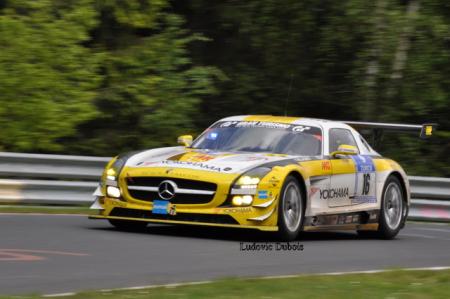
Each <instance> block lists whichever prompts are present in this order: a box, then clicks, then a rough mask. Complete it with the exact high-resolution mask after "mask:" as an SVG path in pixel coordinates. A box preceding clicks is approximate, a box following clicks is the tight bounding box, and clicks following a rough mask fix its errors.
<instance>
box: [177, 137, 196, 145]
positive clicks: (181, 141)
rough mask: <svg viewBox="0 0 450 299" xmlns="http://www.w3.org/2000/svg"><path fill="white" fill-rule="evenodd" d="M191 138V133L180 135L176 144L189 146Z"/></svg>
mask: <svg viewBox="0 0 450 299" xmlns="http://www.w3.org/2000/svg"><path fill="white" fill-rule="evenodd" d="M192 140H193V138H192V135H182V136H179V137H178V144H181V145H184V146H191V144H192Z"/></svg>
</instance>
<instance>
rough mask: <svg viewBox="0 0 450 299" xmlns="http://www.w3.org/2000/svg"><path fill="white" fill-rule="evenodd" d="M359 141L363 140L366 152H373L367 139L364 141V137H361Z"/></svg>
mask: <svg viewBox="0 0 450 299" xmlns="http://www.w3.org/2000/svg"><path fill="white" fill-rule="evenodd" d="M359 139H360V140H361V142H362V144H363V146H364V148H365V150H366V151H367V152H370V151H371V147H370V145H369V144H368V143H367V141H366V139H364V137H362V135H359Z"/></svg>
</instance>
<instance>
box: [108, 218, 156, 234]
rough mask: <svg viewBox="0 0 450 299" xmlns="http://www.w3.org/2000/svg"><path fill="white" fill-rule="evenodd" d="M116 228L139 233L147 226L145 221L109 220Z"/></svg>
mask: <svg viewBox="0 0 450 299" xmlns="http://www.w3.org/2000/svg"><path fill="white" fill-rule="evenodd" d="M108 221H109V223H111V224H112V225H113V226H114V227H115V228H117V229H120V230H126V231H139V230H143V229H144V228H145V227H146V226H147V224H148V223H147V222H145V221H132V220H120V219H108Z"/></svg>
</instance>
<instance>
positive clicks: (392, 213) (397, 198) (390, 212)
mask: <svg viewBox="0 0 450 299" xmlns="http://www.w3.org/2000/svg"><path fill="white" fill-rule="evenodd" d="M383 210H384V218H385V220H386V224H387V225H388V227H389V228H390V229H392V230H396V229H397V228H398V226H399V225H400V221H401V220H402V213H403V199H402V192H401V190H400V187H399V186H398V185H397V184H396V183H390V184H389V185H388V186H387V188H386V191H385V192H384V209H383Z"/></svg>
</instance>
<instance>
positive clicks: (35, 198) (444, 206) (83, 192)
mask: <svg viewBox="0 0 450 299" xmlns="http://www.w3.org/2000/svg"><path fill="white" fill-rule="evenodd" d="M110 159H111V158H108V157H87V156H68V155H43V154H22V153H1V152H0V176H1V177H7V179H6V178H5V179H0V203H8V204H52V205H89V204H90V203H92V202H93V201H94V196H93V195H92V193H93V192H94V190H95V188H96V186H97V185H98V179H99V177H100V175H101V173H102V171H103V168H104V167H105V165H106V163H107V162H108V161H109V160H110ZM409 180H410V184H411V197H412V200H411V206H410V211H409V218H410V219H413V220H426V221H450V179H448V178H435V177H418V176H411V177H409Z"/></svg>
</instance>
